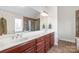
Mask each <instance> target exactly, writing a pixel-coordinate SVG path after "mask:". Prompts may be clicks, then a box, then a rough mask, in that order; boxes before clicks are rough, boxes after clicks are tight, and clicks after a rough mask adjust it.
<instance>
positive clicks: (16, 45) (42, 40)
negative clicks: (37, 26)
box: [0, 31, 54, 53]
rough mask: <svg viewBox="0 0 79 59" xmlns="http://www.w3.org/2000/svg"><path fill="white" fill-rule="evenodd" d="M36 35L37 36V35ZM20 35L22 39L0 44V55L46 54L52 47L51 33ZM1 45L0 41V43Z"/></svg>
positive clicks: (52, 38)
mask: <svg viewBox="0 0 79 59" xmlns="http://www.w3.org/2000/svg"><path fill="white" fill-rule="evenodd" d="M37 33H38V34H37ZM23 35H24V34H22V39H15V38H14V40H12V41H10V42H6V43H4V42H2V43H3V44H2V46H0V52H1V53H46V52H47V51H48V50H49V49H50V48H51V47H52V46H54V32H53V31H46V32H44V31H35V32H30V33H27V34H25V37H24V36H23ZM0 44H1V41H0Z"/></svg>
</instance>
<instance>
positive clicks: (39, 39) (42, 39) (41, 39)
mask: <svg viewBox="0 0 79 59" xmlns="http://www.w3.org/2000/svg"><path fill="white" fill-rule="evenodd" d="M41 41H44V38H43V37H40V38H38V39H36V43H39V42H41Z"/></svg>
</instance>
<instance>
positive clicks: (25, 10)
mask: <svg viewBox="0 0 79 59" xmlns="http://www.w3.org/2000/svg"><path fill="white" fill-rule="evenodd" d="M0 9H1V10H5V11H9V12H12V13H16V14H20V15H22V16H27V17H31V18H38V16H39V14H40V12H38V11H36V10H35V9H33V8H31V7H28V6H25V7H23V6H0Z"/></svg>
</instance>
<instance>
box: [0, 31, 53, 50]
mask: <svg viewBox="0 0 79 59" xmlns="http://www.w3.org/2000/svg"><path fill="white" fill-rule="evenodd" d="M52 32H54V31H51V30H49V31H44V30H43V31H33V32H22V33H19V34H21V35H22V37H19V38H16V37H13V36H14V35H17V34H11V35H8V36H4V37H0V51H2V50H5V49H7V48H10V47H12V46H16V45H18V44H21V43H24V42H27V41H30V40H33V39H35V38H39V37H41V36H44V35H46V34H48V33H52Z"/></svg>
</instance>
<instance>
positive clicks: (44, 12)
mask: <svg viewBox="0 0 79 59" xmlns="http://www.w3.org/2000/svg"><path fill="white" fill-rule="evenodd" d="M40 15H41V16H48V13H47V12H46V11H42V12H41V14H40Z"/></svg>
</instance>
